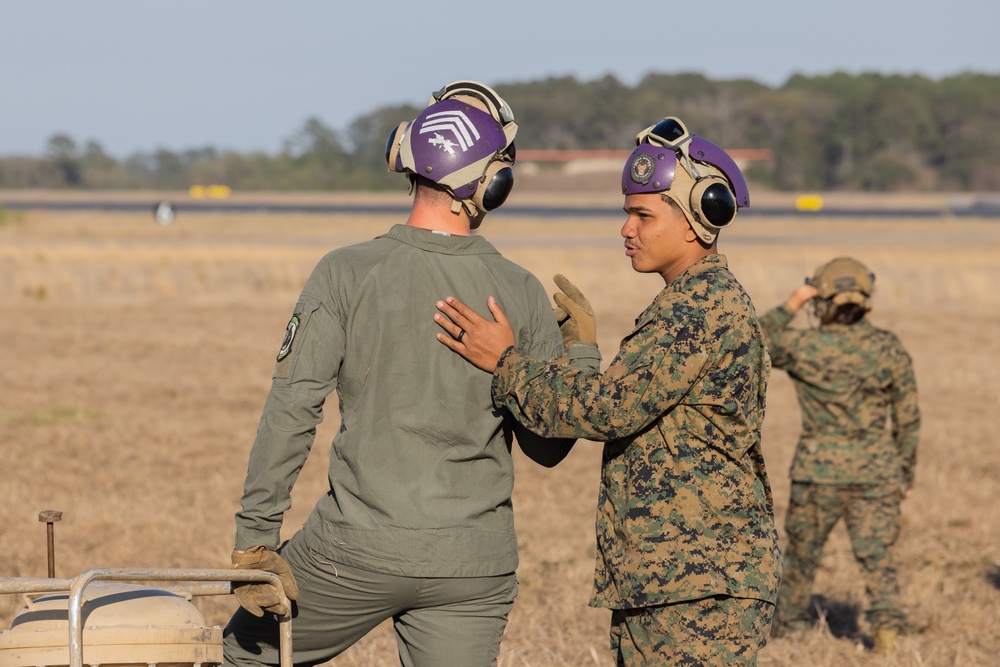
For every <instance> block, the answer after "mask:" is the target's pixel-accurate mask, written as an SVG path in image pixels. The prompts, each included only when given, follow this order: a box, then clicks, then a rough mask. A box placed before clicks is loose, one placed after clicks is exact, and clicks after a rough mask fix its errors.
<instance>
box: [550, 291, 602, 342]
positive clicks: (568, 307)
mask: <svg viewBox="0 0 1000 667" xmlns="http://www.w3.org/2000/svg"><path fill="white" fill-rule="evenodd" d="M552 280H553V281H555V283H556V286H557V287H558V288H559V289H561V290H562V292H556V293H555V294H553V295H552V299H553V301H555V302H556V307H555V308H553V309H552V314H553V315H555V317H556V322H558V323H559V332H560V333H561V334H562V339H563V348H564V349H565V350H566V351H567V352H569V348H570V346H571V345H573V343H593V344H594V345H597V320H595V319H594V309H593V308H591V306H590V302H589V301H587V297H585V296H584V295H583V292H581V291H580V290H579V289H577V287H576V285H574V284H573V283H571V282H570V281H569V280H567V278H566V276H564V275H562V274H559V273H557V274H556V275H554V276H552Z"/></svg>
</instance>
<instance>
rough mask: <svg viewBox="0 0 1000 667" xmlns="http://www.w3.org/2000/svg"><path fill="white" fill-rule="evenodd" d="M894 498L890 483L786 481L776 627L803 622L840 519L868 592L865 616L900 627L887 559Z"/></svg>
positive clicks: (875, 623)
mask: <svg viewBox="0 0 1000 667" xmlns="http://www.w3.org/2000/svg"><path fill="white" fill-rule="evenodd" d="M900 498H901V496H900V493H899V491H898V489H896V488H895V487H888V486H866V485H840V484H810V483H803V482H792V493H791V500H790V501H789V504H788V513H787V515H786V518H785V534H786V539H787V544H786V546H785V554H784V565H783V568H782V577H781V587H780V589H779V592H778V607H777V611H776V619H775V626H776V628H775V629H776V630H778V631H783V630H791V629H796V628H802V627H806V626H807V625H808V623H809V598H810V595H811V593H812V587H813V581H814V580H815V578H816V568H817V566H818V565H819V562H820V557H821V556H822V553H823V545H824V543H825V542H826V540H827V537H829V535H830V531H831V530H833V527H834V525H836V523H837V521H839V520H840V519H841V518H843V519H844V523H845V524H846V526H847V532H848V535H849V536H850V538H851V549H852V550H853V552H854V558H855V559H856V561H857V563H858V566H859V567H860V569H861V576H862V578H863V580H864V584H865V592H866V593H867V595H868V600H869V606H868V609H867V610H866V612H865V617H866V619H867V620H868V622H869V623H870V624H871V625H872V627H874V628H894V629H897V630H902V629H903V628H904V627H905V625H906V616H905V615H904V614H903V612H902V611H901V610H900V607H899V583H898V581H897V575H896V567H895V565H894V564H893V558H892V550H893V546H894V545H895V543H896V539H897V537H898V536H899V504H900Z"/></svg>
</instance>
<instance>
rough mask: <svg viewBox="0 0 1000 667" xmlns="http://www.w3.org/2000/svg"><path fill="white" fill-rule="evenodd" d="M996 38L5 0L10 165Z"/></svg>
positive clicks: (358, 2) (252, 3)
mask: <svg viewBox="0 0 1000 667" xmlns="http://www.w3.org/2000/svg"><path fill="white" fill-rule="evenodd" d="M624 5H628V6H629V9H620V8H618V9H611V7H621V6H624ZM601 6H604V7H606V8H605V9H597V8H598V7H601ZM997 25H1000V2H998V1H997V0H952V1H951V2H944V3H942V2H937V1H934V2H932V1H930V0H908V1H904V0H864V1H862V0H839V1H838V2H808V1H803V0H759V1H758V2H750V1H748V0H742V1H739V2H737V1H735V0H733V1H730V0H718V1H716V2H714V3H709V2H703V3H698V2H683V3H681V2H674V1H672V0H658V1H656V2H642V3H640V2H632V1H629V2H623V1H622V0H614V2H605V3H602V2H599V1H598V0H590V1H589V2H587V1H586V0H577V1H575V2H569V1H566V0H506V1H505V2H489V1H480V2H469V1H466V2H452V1H448V2H446V1H436V0H424V1H422V2H395V1H393V0H301V1H296V0H285V1H281V0H270V1H268V2H264V1H263V0H221V1H213V0H197V1H195V0H161V1H160V2H150V1H141V0H88V1H86V2H83V1H68V2H51V1H50V2H42V1H41V0H26V1H21V2H17V1H15V0H0V28H2V29H0V155H12V154H40V153H42V152H43V151H44V148H45V145H46V143H47V141H48V139H49V137H51V136H52V135H53V134H55V133H57V132H62V133H66V134H69V135H70V136H71V137H72V138H73V139H74V140H76V142H77V143H78V144H79V145H82V144H83V143H84V142H86V141H88V140H91V139H92V140H95V141H97V142H99V143H100V144H101V145H102V146H103V147H104V149H105V150H106V151H107V152H109V153H111V154H113V155H115V156H117V157H124V156H126V155H129V154H131V153H133V152H136V151H144V152H145V151H151V150H155V149H157V148H161V147H163V148H169V149H171V150H183V149H186V148H198V147H203V146H206V145H212V146H215V147H217V148H221V149H235V150H239V151H250V150H263V151H267V152H269V153H273V152H276V151H278V150H280V149H281V147H282V144H283V142H284V140H286V139H288V138H290V137H291V136H293V135H294V134H295V132H296V131H297V130H298V129H299V128H301V127H302V125H303V123H304V122H305V120H306V119H307V118H309V117H311V116H315V117H318V118H319V119H320V120H322V121H323V122H324V123H325V124H327V125H329V126H331V127H334V128H336V129H338V130H341V129H344V128H346V127H347V125H348V124H349V123H350V121H352V120H353V119H355V118H357V117H358V116H360V115H362V114H364V113H366V112H369V111H372V110H374V109H376V108H378V107H380V106H382V105H387V104H396V103H412V104H417V105H422V104H423V103H424V102H426V100H427V97H428V95H429V93H430V92H431V90H434V89H436V88H438V87H440V86H441V85H442V84H444V83H447V82H449V81H453V80H455V79H466V78H471V79H478V80H480V81H483V82H486V83H488V84H491V85H494V86H496V87H498V88H500V92H501V93H502V85H503V83H505V82H506V83H510V82H525V81H533V80H538V79H543V78H546V77H550V76H566V75H572V76H575V77H577V78H578V79H580V80H582V81H590V80H593V79H597V78H600V77H602V76H604V75H606V74H612V75H614V76H615V77H617V78H618V79H619V80H621V81H622V82H623V83H626V84H630V85H633V84H635V83H637V82H638V81H639V80H640V78H641V77H642V76H643V75H645V74H648V73H650V72H657V73H667V74H672V73H680V72H699V73H702V74H704V75H706V76H708V77H710V78H712V79H728V78H738V77H739V78H750V79H754V80H757V81H760V82H762V83H766V84H770V85H774V86H777V85H780V84H781V83H783V82H784V81H785V80H787V78H788V77H789V76H790V75H792V74H794V73H804V74H809V75H815V74H829V73H832V72H834V71H838V70H840V71H846V72H849V73H852V74H857V73H861V72H879V73H884V74H895V73H899V74H914V73H918V74H923V75H926V76H930V77H933V78H940V77H942V76H948V75H952V74H957V73H960V72H963V71H970V70H971V71H975V72H981V73H987V74H1000V47H998V46H997V43H996V27H997ZM665 111H666V110H665ZM514 112H515V115H516V113H517V109H515V110H514ZM400 120H408V119H403V118H401V119H400Z"/></svg>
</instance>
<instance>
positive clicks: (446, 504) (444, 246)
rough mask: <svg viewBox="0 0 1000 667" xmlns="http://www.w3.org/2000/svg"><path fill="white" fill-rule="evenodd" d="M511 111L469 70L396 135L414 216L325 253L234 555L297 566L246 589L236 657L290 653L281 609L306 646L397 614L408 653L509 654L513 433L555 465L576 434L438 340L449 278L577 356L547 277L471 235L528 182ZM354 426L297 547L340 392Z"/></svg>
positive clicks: (513, 589) (326, 652) (228, 654)
mask: <svg viewBox="0 0 1000 667" xmlns="http://www.w3.org/2000/svg"><path fill="white" fill-rule="evenodd" d="M516 130H517V125H516V123H515V122H514V116H513V113H512V112H511V109H510V107H509V106H508V105H507V104H506V102H504V100H503V99H502V98H500V96H499V95H497V94H496V92H495V91H493V90H492V89H491V88H489V87H487V86H485V85H483V84H481V83H478V82H475V81H457V82H454V83H452V84H449V85H447V86H445V87H444V88H442V89H441V90H439V91H438V92H436V93H434V94H433V96H432V98H431V99H430V101H429V104H428V106H427V108H426V109H424V110H423V111H422V112H421V113H420V114H419V115H418V116H417V118H416V119H414V120H413V121H412V122H409V123H401V124H400V125H399V126H398V127H396V128H395V129H394V130H393V132H392V133H391V135H390V137H389V141H388V143H387V146H386V160H387V162H388V166H389V169H390V170H391V171H394V172H399V173H403V174H406V176H407V177H408V179H409V181H410V185H411V188H412V191H413V205H412V209H411V212H410V215H409V218H408V219H407V221H406V224H405V225H403V224H400V225H396V226H393V227H392V228H391V229H389V230H388V231H387V232H386V233H385V234H383V235H382V236H379V237H377V238H375V239H373V240H371V241H367V242H363V243H359V244H356V245H352V246H348V247H344V248H340V249H337V250H334V251H332V252H330V253H329V254H327V255H326V256H325V257H324V258H323V259H321V260H320V262H319V263H318V265H317V266H316V267H315V269H314V270H313V272H312V275H311V276H310V277H309V279H308V281H307V282H306V285H305V287H304V289H303V291H302V294H301V296H300V298H299V301H298V303H297V304H296V306H295V309H294V311H293V314H292V317H291V319H290V320H289V322H288V325H287V328H286V334H285V338H284V342H283V344H282V345H281V348H280V351H279V352H278V355H277V363H276V365H275V368H274V374H273V381H272V386H271V390H270V392H269V394H268V396H267V400H266V403H265V405H264V410H263V415H262V417H261V420H260V425H259V427H258V430H257V436H256V439H255V441H254V444H253V448H252V450H251V452H250V459H249V464H248V470H247V476H246V482H245V485H244V492H243V498H242V502H241V505H242V508H241V509H240V511H239V512H238V513H237V514H236V545H235V546H236V548H235V550H234V551H233V557H232V562H233V566H234V567H238V568H250V569H263V570H267V571H271V572H274V573H276V574H278V575H279V576H280V577H281V581H282V584H283V586H282V587H283V589H284V592H285V593H286V594H287V597H288V598H290V599H293V600H294V603H292V604H291V608H290V609H289V607H288V605H287V604H286V602H285V600H284V599H283V597H282V596H281V595H280V593H279V591H278V589H277V587H275V586H272V585H268V584H250V585H242V586H239V587H238V588H237V589H236V595H237V597H238V599H239V601H240V603H241V605H242V607H241V608H240V609H238V610H237V612H236V613H235V614H234V616H233V617H232V620H231V621H230V622H229V624H228V626H227V628H226V630H225V632H224V655H225V662H226V664H228V665H241V666H251V665H252V666H257V665H265V664H266V665H277V664H278V662H279V657H278V650H277V645H278V629H277V619H276V617H275V616H276V615H278V616H283V615H285V614H288V613H291V615H292V617H293V618H294V621H293V627H294V632H293V640H294V641H293V643H292V646H293V650H294V654H293V661H294V663H295V664H296V665H313V664H318V663H322V662H325V661H328V660H330V659H331V658H333V657H334V656H336V655H338V654H340V653H341V652H343V651H344V650H345V649H347V648H348V647H350V646H351V645H352V644H354V643H355V642H356V641H358V640H359V639H360V638H361V637H363V636H364V635H365V634H367V633H368V632H369V631H370V630H372V629H373V628H375V627H376V626H377V625H379V624H380V623H382V622H383V621H385V620H386V619H390V618H391V619H392V623H393V627H394V630H395V634H396V640H397V645H398V650H399V659H400V661H401V663H402V664H403V665H405V666H407V667H411V666H412V667H470V666H472V667H478V666H487V665H495V664H496V660H497V655H498V653H499V650H500V642H501V639H502V637H503V634H504V629H505V627H506V624H507V617H508V613H509V611H510V610H511V608H512V605H513V603H514V598H515V596H516V594H517V589H518V587H517V580H516V578H515V574H514V573H515V569H516V567H517V561H518V557H517V556H518V555H517V540H516V537H515V534H514V514H513V508H512V504H511V492H512V488H513V483H514V471H513V461H512V459H511V447H512V443H513V440H514V439H515V437H516V439H517V442H518V445H519V446H520V447H521V449H522V450H523V451H524V452H525V453H526V454H527V455H528V456H529V457H531V458H532V459H534V460H535V461H537V462H539V463H541V464H542V465H545V466H553V465H555V464H557V463H558V462H559V461H560V460H561V459H562V458H563V457H564V456H565V455H566V454H567V453H568V452H569V450H570V448H571V447H572V445H573V443H574V440H573V439H571V438H553V439H549V438H545V437H541V436H537V435H535V434H533V433H531V432H530V431H528V430H527V429H525V428H524V427H522V426H521V425H520V424H518V423H517V422H516V421H515V420H513V419H512V418H511V415H510V414H509V413H508V412H507V411H506V410H498V409H496V408H495V407H494V406H493V404H492V400H491V398H490V380H489V378H488V377H487V376H485V375H483V374H482V373H480V372H479V371H477V370H476V369H475V368H472V367H471V366H469V365H468V364H466V363H465V362H464V361H463V360H462V359H460V358H458V357H456V356H455V355H453V354H451V353H450V352H449V351H448V350H446V349H444V348H442V347H441V346H440V345H438V344H437V343H436V342H434V340H433V338H432V336H431V334H432V332H433V331H434V330H435V328H436V327H435V325H434V324H433V322H431V320H430V317H429V316H428V314H427V308H428V307H429V306H430V304H431V303H433V301H434V299H435V298H436V296H437V295H438V294H440V293H442V292H448V293H456V294H460V295H462V298H465V299H469V300H485V299H486V298H487V296H488V295H498V296H499V298H501V299H502V300H503V302H504V304H505V306H506V307H507V310H508V313H509V314H510V318H511V321H512V322H514V324H515V326H516V327H517V328H518V331H519V332H520V333H521V336H522V343H523V344H524V346H525V349H526V350H528V351H530V353H531V354H534V355H537V356H539V357H540V358H543V359H548V358H555V357H558V356H560V355H562V353H563V345H562V334H561V332H560V330H559V327H558V324H557V323H556V320H555V318H554V316H553V309H552V308H551V306H550V305H549V302H548V298H547V296H546V294H545V291H544V289H543V288H542V285H541V283H540V282H539V281H538V280H537V279H536V278H535V277H534V276H533V275H531V273H529V272H528V271H526V270H525V269H523V268H521V267H519V266H517V265H516V264H514V263H512V262H510V261H509V260H506V259H505V258H503V257H502V256H501V255H500V254H499V253H498V252H497V250H496V249H495V248H494V247H493V246H492V245H491V244H490V243H489V242H488V241H487V240H486V239H485V238H483V237H482V236H477V235H472V230H473V229H476V228H478V227H479V226H480V225H481V224H482V222H483V220H484V217H485V215H486V213H487V212H488V211H491V210H494V209H496V208H497V207H499V206H500V205H502V204H503V203H504V201H505V200H506V198H507V195H508V193H509V192H510V190H511V188H512V186H513V178H514V174H513V170H512V167H513V163H514V152H515V151H514V136H515V134H516ZM334 391H336V392H337V395H338V398H339V409H340V429H339V431H338V432H337V434H336V437H335V438H334V440H333V445H332V448H333V451H332V452H331V456H330V467H329V484H330V486H329V491H328V492H327V493H326V494H325V495H323V496H322V497H321V498H319V500H318V502H317V503H316V505H315V508H314V509H313V511H312V513H311V514H310V515H309V518H308V519H307V521H306V523H305V525H304V526H303V527H302V528H301V529H300V530H298V531H297V532H296V533H295V534H294V536H293V537H292V538H291V539H290V540H289V541H288V542H287V543H286V544H284V545H283V546H282V547H281V548H280V549H279V533H280V529H281V525H282V518H283V514H284V512H285V510H287V509H288V508H289V506H290V504H291V500H290V492H291V489H292V486H293V485H294V483H295V480H296V478H297V476H298V473H299V471H300V470H301V469H302V466H303V464H304V462H305V460H306V457H307V456H308V454H309V450H310V448H311V446H312V444H313V440H314V438H315V434H316V425H317V424H318V423H319V422H320V421H321V419H322V416H323V405H324V402H325V400H326V398H327V397H328V396H329V395H330V394H331V393H332V392H334Z"/></svg>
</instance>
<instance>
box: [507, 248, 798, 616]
mask: <svg viewBox="0 0 1000 667" xmlns="http://www.w3.org/2000/svg"><path fill="white" fill-rule="evenodd" d="M581 347H588V346H584V345H580V344H577V345H574V346H573V347H572V348H571V350H570V357H571V360H572V358H573V354H574V352H575V351H577V349H578V348H581ZM768 371H769V364H768V358H767V351H766V348H765V345H764V338H763V335H762V333H761V330H760V326H759V324H758V322H757V317H756V315H755V313H754V309H753V304H752V303H751V302H750V299H749V297H748V296H747V295H746V293H745V292H744V291H743V288H742V287H741V286H740V284H739V282H737V280H736V278H735V277H734V276H733V274H732V273H731V272H730V271H729V269H728V267H727V264H726V259H725V257H723V256H722V255H712V256H710V257H706V258H704V259H702V260H701V261H699V262H697V263H696V264H694V265H693V266H691V267H689V268H688V269H687V271H685V272H684V273H683V274H682V275H681V276H679V277H678V278H677V279H675V280H673V281H672V282H671V283H670V284H668V285H667V286H666V287H664V289H663V290H662V291H661V292H660V293H659V294H658V295H657V297H656V298H655V299H654V300H653V302H652V303H651V304H650V305H649V306H648V307H647V308H646V310H645V311H644V312H643V313H642V314H641V315H640V316H639V317H638V318H637V319H636V323H635V329H634V330H633V331H632V333H630V334H629V335H628V336H626V337H625V339H624V340H623V341H622V342H621V346H620V348H619V351H618V355H617V356H616V357H615V359H614V360H613V361H612V362H611V365H610V366H609V367H608V369H607V370H606V371H605V372H604V373H600V372H599V371H598V370H596V369H594V370H588V369H581V368H569V367H565V366H559V365H556V364H550V363H546V362H543V361H539V360H537V359H532V358H530V357H527V356H525V355H524V354H522V353H521V352H519V351H517V350H514V349H511V350H508V351H507V352H506V353H505V354H504V356H503V357H502V358H501V360H500V363H499V365H498V367H497V371H496V372H495V374H494V379H493V398H494V404H495V405H496V406H497V407H503V406H506V407H507V408H509V409H510V411H511V412H512V413H513V414H514V415H515V416H516V417H517V419H518V420H520V421H521V422H522V423H524V424H525V425H526V426H528V427H529V428H531V429H532V430H535V431H537V432H538V433H539V434H542V435H547V436H550V437H554V436H558V437H581V438H587V439H590V440H598V441H603V442H605V443H606V444H605V447H604V457H603V468H602V472H601V488H600V495H599V501H598V509H597V551H598V553H597V566H596V573H595V582H594V596H593V599H592V600H591V605H592V606H597V607H610V608H615V609H627V608H636V607H644V606H651V605H657V604H664V603H668V602H677V601H683V600H694V599H699V598H704V597H707V596H711V595H729V596H734V597H743V598H754V599H761V600H768V601H773V600H774V599H775V594H776V591H777V588H778V579H779V574H780V568H781V557H780V553H779V550H778V538H777V533H776V531H775V526H774V515H773V508H772V502H771V490H770V486H769V484H768V479H767V474H766V472H765V469H764V459H763V456H762V454H761V441H760V428H761V422H762V421H763V419H764V398H765V393H766V389H767V378H768Z"/></svg>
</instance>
